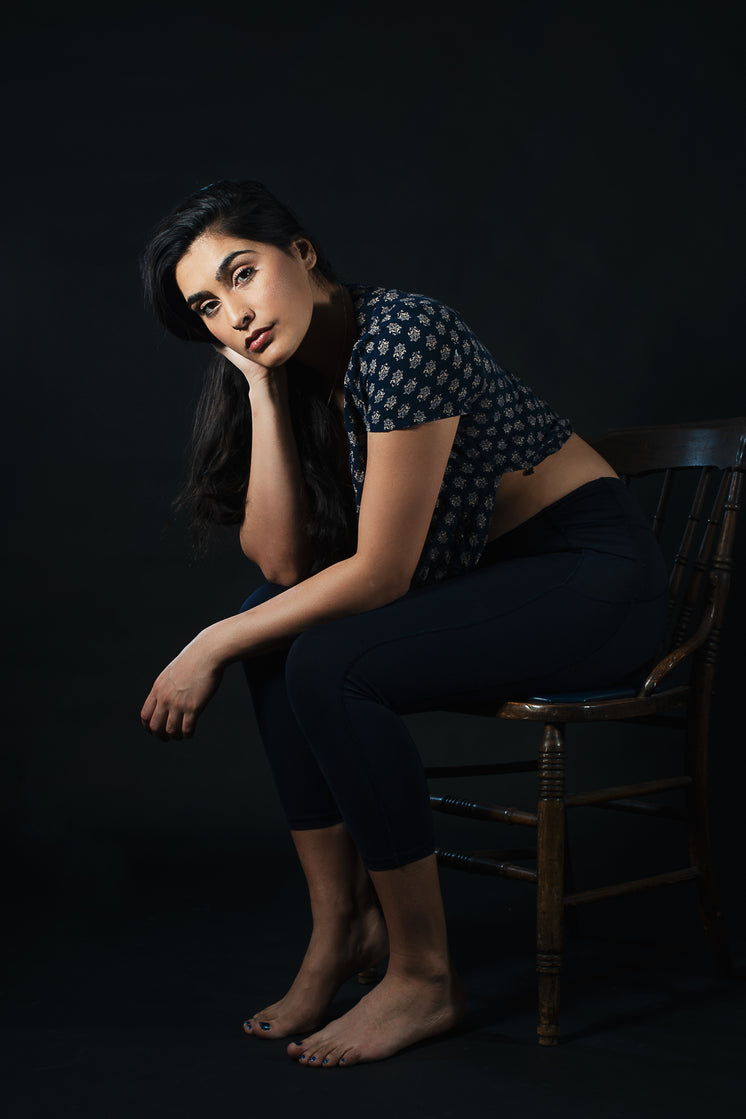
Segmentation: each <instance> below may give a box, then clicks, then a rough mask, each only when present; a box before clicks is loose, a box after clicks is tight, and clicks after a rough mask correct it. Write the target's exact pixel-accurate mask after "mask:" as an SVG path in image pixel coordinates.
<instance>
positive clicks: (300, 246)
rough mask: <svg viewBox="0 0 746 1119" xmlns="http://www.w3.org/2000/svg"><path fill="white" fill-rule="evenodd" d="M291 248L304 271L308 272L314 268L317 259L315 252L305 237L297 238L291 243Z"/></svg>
mask: <svg viewBox="0 0 746 1119" xmlns="http://www.w3.org/2000/svg"><path fill="white" fill-rule="evenodd" d="M293 248H294V249H295V251H296V252H297V254H298V257H299V259H300V261H301V263H302V264H303V266H304V267H305V269H306V270H307V271H308V272H310V271H311V269H312V268H314V267H315V265H316V259H317V257H316V250H315V248H314V247H313V245H312V244H311V242H310V241H309V240H308V238H307V237H299V238H298V240H297V241H293Z"/></svg>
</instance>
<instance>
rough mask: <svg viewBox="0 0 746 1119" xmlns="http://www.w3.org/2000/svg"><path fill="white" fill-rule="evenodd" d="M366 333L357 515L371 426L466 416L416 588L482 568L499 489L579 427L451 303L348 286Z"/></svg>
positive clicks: (354, 447)
mask: <svg viewBox="0 0 746 1119" xmlns="http://www.w3.org/2000/svg"><path fill="white" fill-rule="evenodd" d="M349 290H350V293H351V295H352V300H353V305H354V308H355V317H356V321H357V328H358V331H359V337H358V339H357V341H356V343H355V346H354V348H353V351H352V356H351V358H350V363H349V366H348V369H347V373H346V376H345V384H344V390H345V392H344V396H345V402H344V422H345V428H346V430H347V436H348V439H349V442H350V473H351V475H352V481H353V485H354V488H355V498H356V503H357V510H358V513H359V512H360V500H361V497H362V491H363V482H364V480H365V461H366V437H367V432H369V431H372V432H379V431H396V430H399V429H401V428H408V427H414V426H415V425H416V424H421V423H428V422H430V421H431V420H439V419H443V418H444V417H446V416H461V417H462V418H461V422H460V423H459V426H458V430H457V432H456V438H455V440H454V444H453V448H452V450H451V454H450V457H449V460H448V465H447V467H446V471H445V475H444V477H443V483H442V485H441V488H440V493H439V495H438V500H437V503H436V505H435V510H434V512H433V517H432V521H431V524H430V529H429V531H428V535H427V539H426V541H425V546H424V548H423V550H422V555H421V556H420V561H419V563H418V565H417V569H416V571H415V574H414V577H413V580H412V586H413V587H416V586H422V585H424V584H427V583H433V582H436V581H438V580H440V579H444V578H446V577H447V576H451V575H456V574H458V573H460V572H464V571H467V570H469V569H470V568H473V567H475V566H476V564H477V563H478V561H479V558H480V556H481V555H482V551H483V550H484V546H485V543H486V541H487V533H488V530H489V525H490V518H491V516H492V511H493V508H494V503H495V491H496V489H497V486H498V483H499V481H500V477H501V475H503V474H506V473H507V472H508V471H511V470H521V469H523V470H531V469H532V468H533V467H534V466H537V465H538V463H540V462H541V461H542V460H543V459H545V458H546V457H547V455H550V454H552V453H553V452H554V451H557V450H559V448H560V447H561V446H562V444H563V443H564V442H565V440H566V439H567V438H568V437H569V436H570V435H571V434H572V426H571V424H570V422H569V420H566V419H560V418H559V416H557V414H556V413H555V412H553V411H552V409H551V408H550V407H549V405H548V404H547V403H546V402H545V401H543V400H541V399H540V398H539V397H538V396H536V395H535V393H533V392H532V391H531V389H530V388H529V387H528V386H527V385H525V384H524V383H523V382H522V381H521V380H519V378H518V377H515V376H513V374H512V373H507V372H506V371H505V370H504V369H501V368H500V367H499V366H498V364H497V363H496V361H495V359H494V358H493V357H492V355H491V354H490V353H489V351H488V350H487V349H486V348H485V347H484V346H483V345H482V343H481V342H480V341H479V339H478V338H477V337H476V336H475V335H474V334H473V333H472V331H471V330H470V329H469V327H468V326H467V325H466V323H465V322H464V320H463V319H462V318H461V316H460V315H459V314H458V313H457V312H456V311H453V310H451V308H450V307H446V306H444V305H443V304H442V303H438V302H437V301H436V300H434V299H430V298H428V297H427V296H424V295H409V294H407V293H405V292H401V291H396V290H393V289H391V290H389V289H385V288H379V287H371V286H368V285H362V284H353V285H349Z"/></svg>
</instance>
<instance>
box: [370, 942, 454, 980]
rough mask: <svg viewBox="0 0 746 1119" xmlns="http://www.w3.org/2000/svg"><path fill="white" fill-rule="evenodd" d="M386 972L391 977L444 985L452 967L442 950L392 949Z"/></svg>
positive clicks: (449, 977) (451, 972)
mask: <svg viewBox="0 0 746 1119" xmlns="http://www.w3.org/2000/svg"><path fill="white" fill-rule="evenodd" d="M386 974H387V976H391V977H392V978H399V979H406V980H409V981H411V980H421V981H424V982H426V983H428V984H433V985H437V986H443V987H445V986H447V985H448V984H449V983H450V981H451V978H452V975H453V969H452V966H451V961H450V958H449V956H448V953H445V954H444V953H443V952H442V951H437V950H429V951H428V950H423V951H421V952H411V951H392V952H391V953H390V955H389V963H388V968H387V971H386Z"/></svg>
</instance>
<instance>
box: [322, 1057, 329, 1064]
mask: <svg viewBox="0 0 746 1119" xmlns="http://www.w3.org/2000/svg"><path fill="white" fill-rule="evenodd" d="M321 1063H322V1065H328V1064H329V1058H328V1057H324V1059H323V1061H322V1062H321Z"/></svg>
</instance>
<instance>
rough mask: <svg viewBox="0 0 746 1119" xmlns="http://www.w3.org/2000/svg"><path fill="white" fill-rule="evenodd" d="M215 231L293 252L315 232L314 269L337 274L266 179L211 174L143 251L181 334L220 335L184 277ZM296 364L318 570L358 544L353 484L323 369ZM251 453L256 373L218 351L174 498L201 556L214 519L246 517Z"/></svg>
mask: <svg viewBox="0 0 746 1119" xmlns="http://www.w3.org/2000/svg"><path fill="white" fill-rule="evenodd" d="M207 230H211V231H214V232H215V233H219V234H222V235H224V236H231V237H238V238H245V239H246V240H250V241H259V242H263V243H265V244H268V245H274V246H275V247H276V248H279V249H282V250H283V251H285V252H289V251H290V246H291V244H292V243H293V242H294V241H296V240H297V239H298V238H299V237H305V238H306V239H307V240H309V241H311V242H312V243H313V245H314V248H315V250H316V258H317V259H316V264H315V266H314V272H317V273H318V274H319V276H321V277H323V280H326V281H329V282H331V283H334V282H335V280H336V278H335V275H334V272H333V270H332V268H331V265H330V264H329V261H328V260H327V259H326V257H325V256H324V254H323V252H322V251H321V250H320V249H319V245H318V243H317V242H316V240H315V238H311V237H309V235H308V233H307V232H306V231H305V229H304V228H303V227H302V226H301V225H300V223H299V222H298V220H297V218H296V217H295V215H294V214H293V213H292V212H291V211H290V210H289V209H288V208H287V207H286V206H284V205H283V204H282V203H281V202H279V201H278V199H276V198H275V197H274V195H272V194H271V193H270V192H269V191H268V190H267V189H266V187H264V186H263V184H262V183H258V182H253V181H245V182H231V181H228V180H221V181H220V182H216V183H211V184H210V186H207V187H203V188H202V190H199V191H197V192H195V193H194V194H192V195H190V196H189V197H188V198H186V199H185V200H184V201H183V202H182V203H180V204H179V205H178V206H177V207H176V208H175V209H174V210H172V211H171V213H170V214H167V215H166V217H165V218H163V220H162V221H161V222H160V223H159V224H158V225H157V226H156V228H155V230H154V231H153V234H152V236H151V238H150V241H149V243H148V246H147V248H146V250H145V252H144V254H143V257H142V277H143V283H144V287H145V302H146V305H147V306H148V307H149V309H150V310H151V311H152V312H153V314H154V315H155V317H156V318H157V319H158V320H159V321H160V322H161V323H162V324H163V326H165V327H166V328H167V329H168V330H169V331H170V332H171V333H172V334H174V335H176V337H177V338H181V339H185V340H186V341H189V342H202V343H211V344H214V343H215V338H214V336H213V335H212V334H211V333H210V331H209V330H208V329H207V326H206V325H205V323H204V322H203V321H202V319H200V318H199V317H198V316H197V315H195V314H194V312H193V311H190V310H189V309H188V308H187V306H186V303H185V301H184V297H183V295H182V294H181V292H180V291H179V288H178V286H177V283H176V276H175V271H176V266H177V264H178V263H179V261H180V260H181V258H182V257H183V256H184V254H185V253H186V252H187V250H188V249H189V247H190V246H191V245H192V244H193V242H194V241H195V240H196V239H197V238H198V237H199V236H200V235H201V234H203V233H205V232H206V231H207ZM312 276H313V273H312ZM323 280H321V281H320V282H323ZM287 372H288V399H289V405H290V415H291V420H292V425H293V433H294V435H295V442H296V446H297V449H298V456H299V458H300V464H301V470H302V473H303V478H304V481H305V485H306V491H307V496H308V518H307V524H306V526H305V528H306V533H307V536H308V539H309V541H310V543H311V547H312V552H313V556H314V562H313V568H312V570H313V571H318V570H321V569H322V568H323V567H328V566H329V564H331V563H334V562H336V561H337V560H339V559H342V558H344V557H345V556H347V555H350V554H351V552H352V551H354V536H355V516H354V502H353V495H352V486H351V483H350V479H349V475H347V476H345V473H344V472H343V470H342V464H341V456H340V453H339V451H340V442H339V425H338V421H337V420H336V419H335V417H334V416H333V413H332V410H331V408H330V406H329V402H328V401H327V400H326V399H325V396H326V394H325V391H324V382H323V378H321V377H320V376H319V375H318V374H316V373H314V372H313V371H312V370H310V369H308V368H306V367H302V366H300V365H299V363H296V362H294V361H293V360H292V359H291V360H290V361H289V362H288V364H287ZM250 460H251V406H250V404H249V398H248V395H247V392H246V380H245V378H244V376H243V374H242V373H241V372H240V371H239V370H238V369H236V368H235V366H234V365H232V364H231V362H230V361H228V359H227V358H224V357H223V356H222V355H220V354H215V355H214V356H213V357H212V360H211V362H210V365H209V366H208V369H207V371H206V375H205V378H204V381H203V384H202V391H201V394H200V397H199V400H198V402H197V408H196V412H195V417H194V426H193V430H192V436H191V440H190V445H189V454H188V461H187V474H186V480H185V483H184V486H183V489H182V490H181V492H180V493H179V494H178V496H177V497H176V499H175V502H174V504H175V506H176V508H177V509H181V508H183V507H187V508H188V509H189V510H190V514H191V519H190V527H191V530H192V537H193V542H194V546H195V551H196V553H197V554H198V555H199V554H203V553H204V552H205V550H206V548H207V543H208V539H209V534H210V529H211V527H212V526H213V525H216V524H217V525H237V524H240V523H241V522H242V520H243V516H244V502H245V498H246V488H247V486H248V483H249V463H250Z"/></svg>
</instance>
